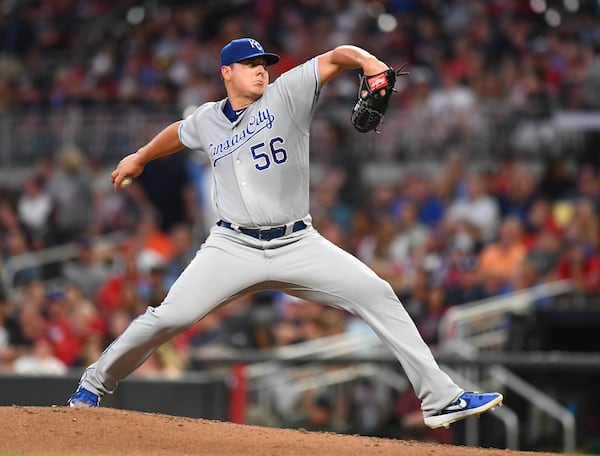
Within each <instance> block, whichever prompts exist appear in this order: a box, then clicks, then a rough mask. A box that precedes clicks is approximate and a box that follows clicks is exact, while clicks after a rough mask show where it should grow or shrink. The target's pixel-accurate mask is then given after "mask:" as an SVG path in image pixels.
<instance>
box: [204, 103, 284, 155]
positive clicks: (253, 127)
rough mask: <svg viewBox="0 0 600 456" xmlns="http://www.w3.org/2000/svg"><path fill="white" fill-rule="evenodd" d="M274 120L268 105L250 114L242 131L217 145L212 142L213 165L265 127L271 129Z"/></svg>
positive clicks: (210, 145)
mask: <svg viewBox="0 0 600 456" xmlns="http://www.w3.org/2000/svg"><path fill="white" fill-rule="evenodd" d="M274 120H275V116H274V115H273V114H271V113H270V112H269V108H268V107H267V108H265V109H259V110H258V111H256V114H255V115H252V116H250V118H249V119H248V122H247V123H246V126H245V127H244V128H242V130H241V131H239V132H238V133H236V134H234V135H233V136H232V137H231V138H229V139H226V140H225V141H223V142H221V143H219V144H216V145H215V144H214V143H210V144H209V145H208V146H209V147H210V155H211V157H212V158H213V165H216V164H217V161H219V160H220V159H221V158H223V157H226V156H227V155H229V154H232V153H233V152H235V151H236V150H238V149H239V148H240V147H242V146H243V145H244V144H245V143H246V142H248V141H249V140H250V139H251V138H252V137H253V136H254V135H256V134H257V133H258V132H260V131H262V130H264V129H265V128H269V129H270V128H271V127H273V121H274Z"/></svg>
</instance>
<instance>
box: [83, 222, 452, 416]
mask: <svg viewBox="0 0 600 456" xmlns="http://www.w3.org/2000/svg"><path fill="white" fill-rule="evenodd" d="M257 289H279V290H282V291H284V292H287V293H289V294H292V295H295V296H298V297H301V298H304V299H307V300H310V301H315V302H319V303H322V304H327V305H331V306H335V307H337V308H341V309H344V310H346V311H348V312H349V313H351V314H353V315H356V316H358V317H360V318H361V319H362V320H364V321H365V322H366V323H367V324H368V325H369V326H370V327H371V328H372V329H373V330H374V331H375V333H376V334H377V335H378V336H379V337H380V339H381V340H382V341H383V342H384V343H385V344H387V345H388V347H389V348H390V349H391V350H392V352H393V353H394V355H395V356H396V357H397V358H398V360H399V361H400V364H401V365H402V368H403V369H404V371H405V373H406V375H407V377H408V379H409V381H410V383H411V384H412V386H413V388H414V391H415V393H416V395H417V397H419V398H420V399H421V408H422V410H423V414H424V415H425V416H429V415H433V414H435V413H436V412H437V411H439V410H441V409H443V408H444V407H445V406H446V405H448V404H449V403H450V402H452V401H454V400H455V399H456V398H457V397H458V396H459V395H460V394H462V393H463V389H461V388H460V387H459V386H457V385H456V384H455V383H454V382H453V381H452V380H451V379H450V377H449V376H448V375H447V374H446V373H445V372H443V371H442V370H440V368H439V366H438V364H437V363H436V361H435V359H434V358H433V355H432V353H431V351H430V349H429V347H428V346H427V345H426V344H425V342H424V341H423V339H422V338H421V336H420V334H419V332H418V331H417V328H416V327H415V325H414V323H413V321H412V319H411V318H410V316H409V315H408V313H407V312H406V310H405V309H404V307H403V306H402V304H401V303H400V301H399V300H398V298H397V297H396V295H395V293H394V291H393V290H392V288H391V286H390V285H389V284H388V283H387V282H386V281H384V280H382V279H381V278H379V277H378V276H377V275H376V274H375V273H374V272H373V271H372V270H371V269H370V268H369V267H367V266H366V265H365V264H363V263H362V262H361V261H359V260H358V259H357V258H355V257H354V256H353V255H351V254H350V253H348V252H346V251H344V250H342V249H341V248H339V247H337V246H336V245H334V244H333V243H331V242H330V241H328V240H327V239H325V238H324V237H323V236H321V235H320V234H319V233H318V232H317V231H316V230H314V229H313V228H312V227H308V228H306V229H304V230H302V231H298V232H296V233H293V234H291V235H289V236H285V237H282V238H279V239H274V240H271V241H260V240H257V239H254V238H252V237H250V236H247V235H245V234H242V233H239V232H237V231H233V230H231V229H228V228H224V227H214V228H212V229H211V233H210V235H209V236H208V238H207V239H206V242H205V243H204V244H203V245H202V247H201V248H200V250H199V251H198V253H197V255H196V257H195V258H194V259H193V260H192V261H191V263H190V264H189V265H188V267H187V268H186V269H185V271H184V272H183V273H182V274H181V276H180V277H179V278H178V279H177V281H176V282H175V283H174V284H173V286H172V287H171V289H170V290H169V292H168V294H167V296H166V298H165V300H164V301H163V303H162V304H161V305H160V306H158V307H155V308H148V309H147V310H146V312H145V313H143V314H142V315H140V316H139V317H137V318H136V319H135V320H134V321H133V322H132V323H131V324H130V325H129V327H128V328H127V329H126V330H125V331H124V332H123V334H121V335H120V336H119V337H118V338H117V339H116V340H115V341H114V342H113V343H112V344H111V345H110V346H109V347H108V348H107V349H106V350H105V351H104V353H102V355H101V357H100V358H99V359H98V360H97V361H96V362H95V363H94V364H92V365H91V366H90V367H89V368H88V369H86V372H85V373H84V375H83V376H82V380H81V385H82V386H83V387H84V388H86V389H88V390H90V391H92V392H95V393H97V394H100V395H104V394H106V393H111V392H113V391H114V390H115V388H116V387H117V384H118V382H119V381H120V380H122V379H124V378H125V377H127V376H128V375H129V374H131V373H132V372H133V371H134V370H135V369H136V368H137V367H139V366H140V365H141V364H142V363H143V362H144V361H145V360H146V359H147V358H148V357H149V356H150V355H151V354H152V353H153V352H154V351H155V350H156V349H157V348H158V347H159V346H160V345H161V344H163V343H164V342H166V341H167V340H169V339H170V338H171V337H173V336H174V335H176V334H178V333H180V332H182V331H184V330H186V329H187V328H189V327H190V326H191V325H193V324H194V323H196V322H197V321H198V320H200V319H201V318H202V317H204V316H205V315H206V314H207V313H209V312H210V311H211V310H213V309H215V308H216V307H218V306H220V305H222V304H224V303H227V302H229V301H231V300H232V299H233V298H235V297H237V296H240V295H241V294H244V293H246V292H248V291H252V290H257Z"/></svg>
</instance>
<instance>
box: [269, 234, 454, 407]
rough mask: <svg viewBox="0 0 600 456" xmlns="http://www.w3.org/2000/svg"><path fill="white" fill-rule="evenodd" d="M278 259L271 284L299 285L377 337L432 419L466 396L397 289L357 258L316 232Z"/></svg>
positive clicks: (275, 257) (285, 249)
mask: <svg viewBox="0 0 600 456" xmlns="http://www.w3.org/2000/svg"><path fill="white" fill-rule="evenodd" d="M272 255H273V257H272V264H271V267H270V268H269V276H270V278H272V279H273V280H278V281H282V282H286V283H290V284H294V285H293V290H294V294H299V295H302V296H303V297H305V298H306V299H310V300H313V301H316V302H321V303H324V304H329V305H333V306H336V307H340V308H343V309H345V310H347V311H348V312H350V313H352V314H354V315H356V316H358V317H360V318H361V319H362V320H364V321H365V322H366V323H367V324H368V325H369V326H370V327H371V328H372V329H373V330H374V331H375V333H377V335H378V336H379V337H380V339H381V340H382V341H383V342H384V343H386V344H387V345H388V346H389V347H390V349H391V350H392V351H393V353H394V355H395V356H396V357H397V358H398V360H399V361H400V363H401V365H402V367H403V369H404V371H405V372H406V375H407V377H408V379H409V381H410V382H411V384H412V386H413V388H414V390H415V393H416V395H417V396H418V397H419V398H420V399H421V401H422V409H423V413H424V414H425V415H426V416H427V415H429V414H434V413H437V412H438V411H439V410H441V409H443V408H444V407H446V406H447V405H448V404H449V403H451V402H453V401H455V400H456V399H457V398H458V397H459V396H460V395H461V393H463V389H462V388H460V387H459V386H458V385H456V384H455V383H454V382H453V381H452V380H451V379H450V377H449V376H448V375H447V374H446V373H445V372H443V371H442V370H441V369H440V368H439V366H438V364H437V362H436V361H435V359H434V358H433V355H432V353H431V350H430V349H429V347H428V346H427V344H426V343H425V342H424V341H423V339H422V337H421V335H420V334H419V332H418V330H417V328H416V326H415V324H414V322H413V321H412V319H411V318H410V316H409V315H408V313H407V312H406V310H405V309H404V306H403V305H402V304H401V303H400V301H399V300H398V298H397V296H396V294H395V293H394V291H393V290H392V287H391V286H390V285H389V284H388V283H387V282H385V281H384V280H382V279H381V278H380V277H378V276H377V275H376V274H375V272H373V271H372V270H371V269H370V268H368V267H367V266H366V265H365V264H364V263H362V262H361V261H359V260H358V259H357V258H356V257H354V256H352V255H351V254H349V253H348V252H345V251H344V250H342V249H340V248H339V247H337V246H336V245H334V244H333V243H331V242H329V241H328V240H326V239H325V238H323V237H322V236H321V235H320V234H318V233H317V232H316V231H311V232H308V233H307V234H306V235H303V236H302V238H301V239H300V240H298V241H297V242H295V243H293V244H290V245H287V246H283V247H280V248H278V249H275V251H274V252H273V254H272Z"/></svg>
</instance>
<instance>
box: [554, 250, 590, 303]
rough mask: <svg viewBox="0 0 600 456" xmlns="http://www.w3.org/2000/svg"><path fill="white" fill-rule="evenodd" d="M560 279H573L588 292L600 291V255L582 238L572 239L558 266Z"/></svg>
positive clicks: (582, 289) (581, 288)
mask: <svg viewBox="0 0 600 456" xmlns="http://www.w3.org/2000/svg"><path fill="white" fill-rule="evenodd" d="M556 275H557V278H559V279H571V280H573V282H574V283H575V286H576V287H577V288H579V289H580V290H581V291H583V292H586V293H598V292H600V256H599V255H598V252H597V251H595V250H592V249H590V248H587V247H586V245H585V243H583V242H582V241H580V240H570V241H569V242H568V243H567V246H566V250H565V253H564V254H563V255H562V257H561V259H560V260H559V262H558V265H557V268H556Z"/></svg>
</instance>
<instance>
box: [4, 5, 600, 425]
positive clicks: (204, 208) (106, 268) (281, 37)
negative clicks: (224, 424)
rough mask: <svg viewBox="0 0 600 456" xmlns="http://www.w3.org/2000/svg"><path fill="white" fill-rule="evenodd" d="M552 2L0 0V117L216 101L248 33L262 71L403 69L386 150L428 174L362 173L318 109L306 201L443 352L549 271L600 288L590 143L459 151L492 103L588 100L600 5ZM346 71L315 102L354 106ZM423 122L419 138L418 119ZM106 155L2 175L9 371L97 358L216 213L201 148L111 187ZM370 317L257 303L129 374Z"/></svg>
mask: <svg viewBox="0 0 600 456" xmlns="http://www.w3.org/2000/svg"><path fill="white" fill-rule="evenodd" d="M542 3H544V4H545V2H542ZM550 3H553V2H550ZM556 3H557V5H558V4H559V3H560V4H559V6H558V7H557V9H556V10H553V11H555V12H557V11H558V12H559V13H560V14H559V18H560V20H559V22H558V23H556V17H555V16H552V17H553V18H554V19H553V20H551V19H552V17H550V18H549V16H548V15H544V14H542V12H540V11H535V10H534V9H533V7H532V5H534V4H537V3H536V2H526V1H516V0H496V1H494V0H490V1H487V2H471V1H461V0H455V1H428V0H420V1H418V0H390V1H371V2H367V1H343V0H337V1H336V0H328V1H322V0H321V1H315V0H296V1H275V0H252V1H241V2H240V1H206V2H197V1H194V2H192V1H185V0H179V1H169V2H166V1H159V0H153V1H145V2H140V1H135V0H123V1H119V2H111V1H108V0H85V1H83V0H44V1H36V0H31V1H25V0H23V1H19V0H13V1H4V2H2V3H0V8H1V11H0V113H12V112H14V113H19V112H24V111H28V110H43V109H49V110H51V109H60V108H64V107H68V106H78V107H87V106H108V107H111V108H115V109H117V107H119V106H123V105H136V106H144V107H151V108H152V109H162V108H165V107H169V109H175V110H176V111H179V112H182V111H183V110H184V109H186V108H187V107H189V106H194V105H199V104H201V103H203V102H205V101H208V100H211V99H214V98H218V97H221V96H223V89H222V83H221V81H220V79H219V75H218V71H217V67H218V62H217V57H218V55H219V51H220V49H221V47H222V45H223V44H224V43H226V42H228V41H229V40H230V39H233V38H237V37H240V36H253V37H256V38H257V39H258V40H259V41H261V42H262V44H263V45H264V46H265V48H266V49H267V50H269V51H273V52H277V53H279V54H281V56H282V62H281V64H280V65H278V66H277V67H275V68H273V71H272V73H271V77H272V78H275V77H277V76H278V75H279V74H280V73H281V72H283V71H285V70H286V69H288V68H291V67H293V66H294V65H296V64H298V63H300V62H303V61H304V60H306V59H307V58H310V57H312V56H313V55H316V54H318V53H320V52H323V51H326V50H329V49H331V48H333V47H334V46H336V45H338V44H343V43H351V44H357V45H360V46H363V47H365V48H366V49H369V50H371V51H373V52H374V53H376V54H377V55H378V56H380V57H381V58H382V59H383V60H386V61H387V62H390V63H396V62H402V61H406V62H409V64H410V69H411V77H410V78H408V79H407V80H406V81H403V82H400V83H399V84H400V87H399V89H400V95H399V97H400V98H399V99H400V100H401V102H400V104H401V105H402V106H404V107H405V109H402V110H401V111H399V112H398V113H396V114H394V115H395V116H397V119H396V120H397V122H398V123H399V124H401V125H404V126H405V127H406V128H405V129H404V130H403V132H408V133H407V134H402V135H400V134H398V138H396V140H395V141H391V142H386V147H389V148H391V149H392V150H391V151H390V152H389V154H390V156H391V157H396V159H398V158H399V157H401V156H402V153H399V152H398V150H399V149H402V148H410V150H412V151H413V152H415V151H416V152H415V153H416V154H419V153H421V152H423V153H426V151H427V150H429V149H431V148H439V149H440V150H439V151H438V152H439V153H438V154H437V156H438V157H439V160H440V161H439V163H437V165H438V166H436V167H435V168H431V169H430V168H427V169H425V168H423V169H413V168H411V169H410V170H408V171H406V172H405V173H403V174H402V175H400V176H398V178H397V179H395V180H394V181H393V182H388V181H385V182H383V181H382V182H378V181H377V180H376V179H375V180H373V179H371V180H370V181H369V180H368V179H365V176H364V173H363V170H362V168H361V165H362V164H364V163H365V160H366V159H368V157H369V155H368V153H367V152H366V151H365V153H364V154H362V155H357V153H356V152H355V151H354V152H352V153H346V152H347V151H349V150H352V149H351V148H350V147H349V141H351V139H349V138H352V137H351V136H350V135H349V133H348V130H347V127H348V126H347V125H345V124H343V122H342V121H339V119H324V120H323V119H321V120H319V121H318V122H317V123H316V125H315V135H314V137H313V138H312V141H313V150H312V153H313V155H315V156H316V157H315V158H316V159H317V161H318V162H319V164H320V165H322V173H320V174H319V176H318V177H317V178H315V179H314V181H313V183H312V187H311V192H312V199H311V213H312V215H313V218H314V225H315V227H316V228H317V229H319V230H320V231H321V232H322V234H324V235H325V236H326V237H327V238H329V239H330V240H332V241H333V242H334V243H336V244H338V245H339V246H341V247H343V248H344V249H346V250H348V251H350V252H351V253H353V254H354V255H356V256H357V257H358V258H359V259H361V260H362V261H363V262H365V263H367V264H368V265H369V266H371V267H372V268H373V269H374V270H375V271H376V272H377V273H378V274H379V275H380V276H381V277H383V278H384V279H386V280H388V281H389V282H390V284H391V285H392V287H393V288H394V290H395V291H396V293H397V294H398V296H399V297H400V298H401V300H402V302H403V304H404V305H405V307H406V308H407V310H408V311H409V313H410V314H411V315H412V317H413V318H414V320H415V322H416V323H417V326H418V328H419V330H420V331H421V334H422V335H423V337H424V339H425V340H426V342H428V343H429V344H432V345H435V344H436V343H437V342H438V329H439V322H440V319H441V318H442V316H443V314H444V312H445V311H446V310H447V309H448V308H449V307H451V306H460V305H462V304H464V303H467V302H472V301H476V300H479V299H483V298H486V297H491V296H496V295H500V294H504V293H509V292H512V291H515V290H520V289H523V288H527V287H530V286H533V285H536V284H540V283H545V282H548V281H553V280H557V279H570V280H572V281H573V283H574V284H575V286H576V288H577V290H579V291H580V292H581V293H582V294H584V295H591V296H600V168H599V167H598V159H597V156H595V155H597V154H596V152H595V149H594V148H593V146H591V145H590V144H588V145H587V147H588V149H587V151H584V153H582V154H581V155H579V156H578V157H576V158H577V159H576V160H572V159H568V157H566V156H565V154H560V153H559V154H551V155H547V156H542V157H538V158H540V160H539V161H538V162H537V164H538V165H539V166H537V167H531V166H529V165H527V163H524V162H523V161H522V160H521V159H520V158H521V157H520V156H519V153H518V152H519V151H518V150H512V151H511V150H504V151H502V153H500V154H498V155H497V159H496V160H495V161H494V162H488V163H487V165H486V166H477V163H475V162H472V161H470V160H469V158H468V157H467V156H466V154H463V153H461V152H460V151H461V150H467V149H468V150H470V151H471V152H472V150H473V149H476V148H477V139H478V135H479V134H480V133H481V132H482V131H485V126H483V121H482V117H481V116H479V115H478V113H479V111H480V110H482V109H484V108H486V107H497V108H498V107H500V108H503V109H504V108H507V107H508V109H510V110H511V112H512V113H513V114H514V113H520V115H523V116H525V117H527V118H529V119H531V118H534V119H535V118H543V117H545V116H548V115H549V114H550V113H551V112H553V110H555V109H587V110H593V109H596V108H598V107H600V99H598V94H599V93H600V64H599V63H598V61H597V58H596V49H598V47H599V45H600V21H598V13H599V12H598V10H597V8H598V2H556ZM573 5H577V8H574V7H573ZM248 17H252V20H248ZM354 77H355V75H351V74H350V75H347V76H345V77H341V78H339V79H338V80H336V81H334V82H333V83H332V85H331V86H330V87H328V88H327V91H326V92H325V93H324V98H326V100H327V101H335V100H350V99H352V98H353V97H354V96H355V95H356V81H355V79H354ZM322 104H324V103H323V102H322ZM344 115H346V117H347V116H348V115H349V111H348V110H347V109H346V110H345V111H344ZM511 119H512V121H518V120H519V119H520V118H519V117H518V116H517V117H514V116H512V117H511ZM173 120H175V119H173ZM346 123H348V122H346ZM424 124H425V125H429V127H430V128H429V129H428V130H427V131H423V129H422V128H417V126H419V125H421V126H422V125H424ZM382 136H383V135H382ZM465 141H466V142H465ZM591 144H595V143H593V142H592V143H591ZM121 152H122V155H124V154H126V153H128V152H131V151H130V150H123V151H121ZM121 152H120V153H121ZM490 163H492V164H490ZM115 164H116V163H108V164H106V163H101V162H98V161H97V160H92V159H90V158H89V157H88V154H87V151H86V150H85V149H83V148H81V147H79V146H76V145H65V144H62V145H61V146H60V147H59V148H57V149H56V150H52V151H51V153H48V150H40V153H39V157H37V158H36V159H34V160H33V161H32V162H31V163H30V166H29V167H28V172H27V173H26V175H25V176H24V178H23V180H22V185H19V186H18V188H15V187H14V186H9V185H3V184H0V256H1V262H0V277H1V278H2V287H1V288H0V370H1V371H8V372H18V373H26V374H40V373H44V374H58V375H60V374H63V373H65V372H66V371H67V370H68V369H70V368H81V367H83V366H86V365H88V364H89V363H90V362H92V361H94V360H95V359H97V357H98V356H99V354H100V353H101V352H102V350H104V348H105V347H106V346H107V345H108V344H110V342H111V341H112V340H114V338H115V337H117V336H118V335H119V334H120V333H121V332H122V331H123V330H124V329H125V328H126V327H127V325H128V324H129V323H130V322H131V320H132V319H133V318H135V317H136V316H137V315H139V314H140V313H141V312H142V311H143V310H144V309H145V308H146V307H147V306H157V305H159V304H160V303H161V301H162V299H163V298H164V296H165V294H166V292H167V290H168V289H169V287H170V285H171V284H172V283H173V282H174V280H175V279H176V278H177V276H178V275H179V274H180V273H181V271H182V270H183V268H185V266H186V264H187V263H188V262H189V261H190V259H191V258H193V256H194V255H195V252H196V250H197V249H198V248H199V246H200V244H201V243H202V241H203V240H204V238H205V237H206V235H207V232H208V230H209V229H210V227H211V226H212V225H214V222H215V221H216V219H215V216H214V213H213V212H212V209H211V207H210V203H209V202H208V201H207V199H208V196H209V194H210V192H209V185H210V179H209V178H207V170H206V162H205V161H203V160H202V159H201V158H199V157H198V156H197V155H196V154H194V153H192V152H191V151H183V152H181V153H179V154H175V155H173V156H170V157H167V158H163V159H160V160H157V161H156V162H152V163H151V164H149V165H148V166H147V167H146V169H145V171H144V174H143V175H142V176H141V177H140V178H139V179H137V180H136V181H135V183H134V184H133V185H131V186H130V187H128V188H126V189H123V190H122V191H120V192H117V193H115V192H114V191H113V190H112V187H111V185H110V180H109V171H107V169H110V167H111V166H114V165H115ZM107 166H108V168H107ZM66 245H71V246H73V245H74V248H75V254H73V255H72V256H71V257H69V258H68V260H67V261H62V262H55V263H53V262H51V261H46V260H43V261H42V260H40V259H41V258H42V257H41V256H40V254H41V253H44V255H45V256H44V257H43V258H47V257H48V256H49V255H48V252H49V251H50V250H49V249H51V248H56V249H59V250H60V249H61V248H62V249H64V248H65V246H66ZM544 304H547V303H540V305H544ZM365 330H366V328H365V327H364V325H363V324H362V323H361V322H360V321H359V320H357V319H356V318H354V317H351V316H349V315H347V314H345V313H343V312H342V311H339V310H336V309H329V308H323V307H321V306H320V305H319V304H317V303H312V302H305V301H299V300H297V299H293V298H291V297H289V296H286V295H282V294H279V293H260V294H252V295H248V296H245V297H242V298H240V299H237V300H236V301H235V302H233V303H231V304H229V305H228V306H225V307H223V308H221V309H218V310H217V311H214V312H212V313H211V314H209V315H207V316H206V317H205V318H204V319H203V320H202V321H200V322H199V323H198V324H196V325H195V326H193V327H192V328H190V330H188V331H187V332H185V333H183V334H181V335H179V336H177V337H176V338H174V339H173V340H171V341H170V342H168V343H166V344H165V345H163V346H162V347H161V348H160V349H159V350H158V351H157V352H156V354H155V355H153V356H152V357H151V358H150V359H149V360H148V361H147V362H146V363H145V364H144V365H143V366H142V367H141V368H140V369H138V371H137V372H136V374H135V375H145V376H154V377H163V378H177V377H178V376H180V375H181V374H182V373H183V372H184V371H185V370H186V369H187V368H189V367H190V365H191V363H192V361H193V359H194V355H196V354H198V353H201V352H202V351H203V350H211V349H221V348H223V349H228V348H274V347H280V346H284V345H289V344H294V343H298V342H302V341H307V340H312V339H315V338H318V337H323V336H328V335H335V334H341V333H347V332H352V331H365ZM365 394H366V393H365ZM365 397H366V396H365ZM367 402H368V400H367V401H365V403H367ZM413 406H414V398H405V399H403V400H401V401H400V402H399V403H398V404H397V408H398V409H399V410H404V412H402V413H407V412H406V411H407V410H408V409H410V411H414V407H413ZM319 407H320V409H319ZM307 409H310V410H311V411H312V412H314V413H316V414H317V415H319V413H320V412H323V409H327V410H329V412H330V411H331V409H332V404H331V403H330V401H328V400H327V399H326V398H322V397H317V398H315V402H314V403H313V402H309V403H308V405H307ZM317 409H319V410H317ZM399 413H400V412H399ZM326 415H327V416H328V417H330V414H326ZM313 424H314V423H313ZM305 427H307V428H308V427H309V424H305ZM323 429H325V428H323Z"/></svg>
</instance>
